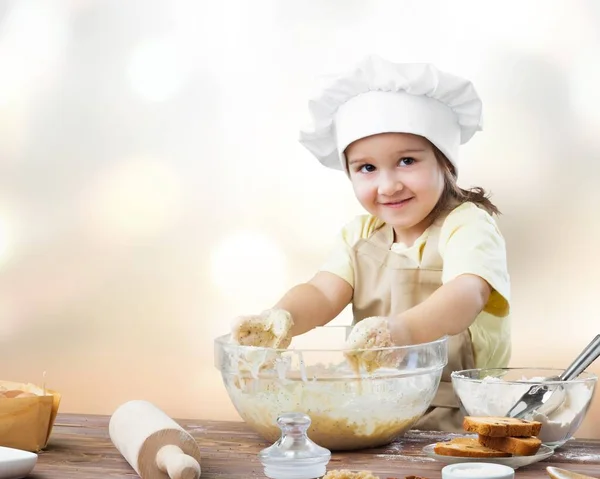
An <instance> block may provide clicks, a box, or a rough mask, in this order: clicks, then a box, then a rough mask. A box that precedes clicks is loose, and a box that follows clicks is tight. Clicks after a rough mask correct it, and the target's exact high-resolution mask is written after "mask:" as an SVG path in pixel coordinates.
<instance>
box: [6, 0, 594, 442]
mask: <svg viewBox="0 0 600 479" xmlns="http://www.w3.org/2000/svg"><path fill="white" fill-rule="evenodd" d="M599 25H600V2H597V1H594V0H588V1H585V0H577V1H576V0H563V1H555V0H543V1H541V0H540V1H533V0H527V1H522V0H519V1H502V2H481V1H477V0H473V1H466V0H460V1H454V2H446V1H443V0H440V1H423V0H421V1H396V0H390V1H374V0H369V1H359V0H305V1H302V2H299V1H297V2H284V1H276V0H272V1H268V0H255V1H253V2H249V1H245V0H238V1H234V0H229V1H228V0H219V1H217V0H214V1H193V0H189V1H174V0H164V1H159V0H137V1H136V0H129V1H117V0H104V1H100V0H71V1H59V0H57V1H28V0H19V1H12V2H11V1H2V2H0V186H1V187H0V378H1V379H5V380H14V381H23V382H34V383H36V384H41V383H42V381H43V380H44V379H43V378H44V373H45V381H46V386H47V387H49V388H53V389H56V390H58V391H60V392H61V393H62V394H63V402H62V405H61V412H74V413H98V414H111V413H112V412H113V411H114V409H115V408H116V407H117V406H118V405H119V404H121V403H122V402H125V401H127V400H129V399H134V398H143V399H148V400H150V401H152V402H154V403H156V404H157V405H158V406H159V407H161V408H163V409H164V410H165V411H166V412H167V413H168V414H170V415H171V416H174V417H179V418H182V417H188V418H213V419H231V420H239V416H238V415H237V413H236V412H235V410H234V408H233V406H232V405H231V403H230V401H229V399H228V397H227V394H226V392H225V389H224V387H223V386H222V383H221V379H220V376H219V373H218V371H217V370H216V369H215V368H214V366H213V339H214V338H215V337H216V336H217V335H220V334H224V333H226V332H228V329H229V321H230V319H231V318H232V317H234V316H235V315H238V314H245V313H255V312H258V311H261V310H262V309H265V308H267V307H270V306H271V305H272V304H273V303H274V302H275V301H276V300H277V299H278V298H279V297H280V295H281V294H283V293H284V292H285V291H286V290H287V289H288V288H289V287H291V286H292V285H294V284H296V283H297V282H300V281H305V280H307V279H308V278H310V276H312V274H313V273H314V272H315V270H316V269H317V268H318V267H319V265H320V264H321V263H322V262H323V261H324V259H325V257H326V255H327V253H328V251H329V248H330V247H331V246H332V244H333V241H334V239H335V235H336V234H337V233H338V231H339V229H340V228H341V227H342V225H343V224H344V223H346V222H347V221H349V220H350V219H351V218H352V217H353V216H354V215H356V214H360V213H362V210H361V208H360V206H359V205H358V203H357V201H356V200H355V199H354V197H353V193H352V190H351V188H350V184H349V182H348V180H347V178H346V177H345V176H344V175H343V174H341V173H339V172H335V171H330V170H327V169H325V168H324V167H322V166H321V165H320V164H318V162H317V161H316V160H315V159H313V157H311V156H310V154H309V153H308V152H307V151H305V150H304V149H303V148H302V147H301V145H299V144H298V142H297V137H298V129H299V128H300V127H301V126H302V125H303V124H304V122H305V120H306V112H307V103H306V101H307V97H308V95H309V94H310V92H311V91H312V90H313V88H314V86H315V84H316V83H315V78H316V76H317V75H320V74H323V73H331V72H336V71H338V70H340V69H343V68H346V67H348V66H349V65H350V64H352V63H353V62H354V61H356V60H357V59H359V58H361V57H362V56H363V55H365V54H368V53H377V54H379V55H381V56H383V57H386V58H388V59H390V60H395V61H425V62H433V63H435V64H437V66H438V67H440V68H442V69H446V70H449V71H451V72H454V73H456V74H459V75H465V76H467V77H468V78H470V79H471V80H472V81H473V82H474V83H475V85H476V87H477V89H478V91H479V93H480V94H481V96H482V97H483V101H484V113H485V127H484V131H483V132H481V133H479V134H477V135H476V136H475V137H474V139H473V140H472V141H471V142H470V143H469V144H467V145H466V146H465V147H464V149H463V156H462V165H461V177H460V184H461V185H462V186H463V187H470V186H476V185H479V186H483V187H485V188H486V189H488V190H490V191H491V192H492V194H493V200H494V201H495V203H496V204H497V205H498V206H499V207H500V209H501V211H502V212H503V215H502V216H501V217H500V219H499V224H500V227H501V229H502V231H503V233H504V235H505V237H506V241H507V245H508V256H509V267H510V273H511V277H512V294H513V301H512V318H513V319H512V321H513V338H514V340H513V356H512V360H511V365H513V366H531V367H533V366H536V367H563V368H564V367H566V366H567V364H568V363H569V362H570V361H571V359H573V358H574V357H575V356H576V355H577V354H578V352H579V351H580V350H581V348H583V347H584V346H585V345H586V344H587V343H588V342H589V341H590V340H591V339H592V337H593V336H594V335H595V334H597V333H599V332H600V327H599V325H600V320H599V318H598V316H597V312H595V311H597V301H598V289H599V286H600V280H599V279H598V270H597V269H596V268H599V267H600V255H599V254H598V253H597V247H598V244H600V217H599V216H598V214H597V209H598V205H599V204H600V189H599V188H598V187H597V184H598V180H599V179H600V162H599V161H598V160H600V143H599V141H598V131H599V128H600V93H599V91H600V90H599V87H598V85H600V63H599V62H598V60H597V52H598V51H599V50H600V28H598V26H599ZM349 320H350V317H349V315H348V312H347V311H346V312H344V313H343V314H342V315H341V316H340V317H339V318H338V319H336V320H335V323H338V324H344V323H347V322H348V321H349ZM335 323H334V324H335ZM590 370H591V371H592V372H595V373H600V363H599V364H595V365H593V366H592V367H591V368H590ZM599 421H600V399H599V396H598V395H596V397H595V399H594V404H593V407H592V409H591V411H590V413H589V414H588V417H587V419H586V421H585V423H584V424H583V425H582V427H581V428H580V430H579V431H578V433H577V434H576V435H577V436H579V437H600V430H598V428H597V427H596V428H593V424H596V425H597V424H598V422H599Z"/></svg>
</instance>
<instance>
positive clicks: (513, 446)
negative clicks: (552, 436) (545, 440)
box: [477, 435, 542, 456]
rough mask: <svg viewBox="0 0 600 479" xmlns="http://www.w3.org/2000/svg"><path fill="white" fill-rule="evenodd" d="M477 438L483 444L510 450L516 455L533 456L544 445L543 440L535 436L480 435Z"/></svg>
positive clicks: (509, 451)
mask: <svg viewBox="0 0 600 479" xmlns="http://www.w3.org/2000/svg"><path fill="white" fill-rule="evenodd" d="M477 440H478V441H479V444H481V445H482V446H485V447H489V448H491V449H497V450H498V451H504V452H508V453H510V454H513V455H515V456H533V455H534V454H535V453H536V452H538V450H539V448H540V446H541V445H542V441H540V439H538V438H537V437H534V436H530V437H489V436H481V435H480V436H479V437H478V438H477Z"/></svg>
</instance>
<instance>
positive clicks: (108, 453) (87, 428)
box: [30, 414, 600, 479]
mask: <svg viewBox="0 0 600 479" xmlns="http://www.w3.org/2000/svg"><path fill="white" fill-rule="evenodd" d="M108 420H109V417H108V416H89V415H71V414H59V415H58V417H57V419H56V423H55V427H54V430H53V431H52V436H51V439H50V443H49V445H48V447H47V449H46V450H44V451H42V452H41V453H40V456H39V459H38V462H37V465H36V466H35V469H34V471H33V474H32V475H31V476H30V477H31V478H32V479H33V478H38V479H42V478H43V479H69V478H73V477H77V478H94V479H95V478H98V479H100V478H102V479H106V478H110V479H118V478H128V479H132V478H135V477H137V475H136V474H135V472H134V471H133V469H132V468H131V467H130V466H129V464H127V462H126V461H125V460H124V459H123V457H122V456H121V455H120V454H119V452H118V451H117V450H116V449H115V447H114V446H113V444H112V443H111V441H110V438H109V437H108ZM177 422H179V424H181V425H182V426H183V427H184V428H185V429H186V430H187V431H189V432H190V434H192V436H194V437H195V438H196V439H197V441H198V444H199V445H200V448H201V450H202V479H209V478H227V479H242V478H244V479H247V478H253V477H256V478H264V477H265V476H264V475H263V470H262V466H261V464H260V462H259V460H258V457H257V454H258V452H259V451H260V450H261V449H262V448H264V447H267V446H269V445H270V444H267V443H266V442H264V441H263V440H261V439H260V438H259V437H258V436H257V435H256V434H255V433H253V432H252V431H251V430H250V429H249V428H248V427H247V426H246V425H245V424H244V423H241V422H223V421H199V420H178V421H177ZM448 437H449V435H448V434H444V433H431V432H424V431H410V432H409V433H407V434H406V436H405V437H403V438H401V439H400V440H398V441H396V442H394V443H392V444H390V445H389V446H387V447H384V448H378V449H371V450H365V451H360V452H352V453H340V454H338V453H334V454H333V455H332V458H331V461H330V463H329V466H328V470H330V469H350V470H353V471H358V470H365V469H366V470H371V471H373V473H374V474H376V475H379V476H380V477H381V479H387V478H388V477H394V478H402V479H404V477H405V476H408V475H421V476H424V477H426V478H428V479H439V478H440V477H441V472H440V471H441V469H442V467H443V466H444V464H442V463H440V462H437V461H434V460H433V459H430V458H428V457H426V456H424V455H423V453H422V452H421V449H422V448H423V446H425V445H427V444H431V443H432V442H437V441H440V440H444V439H446V438H448ZM547 466H556V467H561V468H564V469H569V470H572V471H575V472H580V473H583V474H587V475H591V476H594V475H595V476H597V477H600V441H599V440H588V441H574V440H573V441H569V442H568V443H567V445H565V446H563V447H562V448H560V449H558V450H557V451H556V452H555V454H554V455H553V456H552V457H550V458H549V459H547V460H546V461H542V462H538V463H536V464H532V465H530V466H527V467H526V468H520V469H518V470H517V471H516V477H517V478H523V479H525V478H544V477H545V478H548V477H549V476H548V475H547V474H546V472H545V468H546V467H547Z"/></svg>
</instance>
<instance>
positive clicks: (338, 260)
mask: <svg viewBox="0 0 600 479" xmlns="http://www.w3.org/2000/svg"><path fill="white" fill-rule="evenodd" d="M381 224H382V223H381V222H379V220H377V219H376V218H375V217H373V216H371V215H360V216H357V217H356V218H355V219H354V220H353V221H351V222H349V223H347V224H346V225H345V226H344V227H343V228H342V230H341V231H340V233H339V234H338V236H337V238H336V240H335V244H334V245H333V248H332V250H331V252H330V253H329V256H328V258H327V259H326V260H325V263H324V264H323V265H322V266H321V268H319V271H327V272H329V273H333V274H335V275H337V276H339V277H340V278H342V279H343V280H345V281H346V282H347V283H348V284H349V285H350V286H352V287H353V288H354V265H353V262H352V248H353V247H354V246H355V245H356V243H357V242H358V241H359V240H360V239H363V238H368V237H369V236H370V235H371V234H372V233H373V231H375V230H376V229H377V228H378V227H379V226H380V225H381Z"/></svg>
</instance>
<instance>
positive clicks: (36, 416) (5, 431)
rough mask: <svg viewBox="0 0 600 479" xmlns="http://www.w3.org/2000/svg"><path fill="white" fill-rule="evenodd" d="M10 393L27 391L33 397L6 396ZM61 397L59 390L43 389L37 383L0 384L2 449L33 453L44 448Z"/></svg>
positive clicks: (3, 382) (9, 382) (0, 434)
mask: <svg viewBox="0 0 600 479" xmlns="http://www.w3.org/2000/svg"><path fill="white" fill-rule="evenodd" d="M8 391H11V392H12V391H25V392H27V393H33V394H34V395H32V396H29V397H5V394H6V393H7V392H8ZM10 395H14V393H12V394H9V396H10ZM23 396H25V395H23ZM60 398H61V396H60V394H59V393H57V392H56V391H52V390H50V389H45V390H44V389H42V388H40V387H38V386H35V385H34V384H25V383H16V382H11V381H0V446H4V447H13V448H15V449H22V450H24V451H31V452H39V451H41V450H42V449H43V448H45V447H46V445H47V444H48V439H50V434H51V433H52V427H53V426H54V420H55V419H56V414H57V412H58V406H59V404H60Z"/></svg>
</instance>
